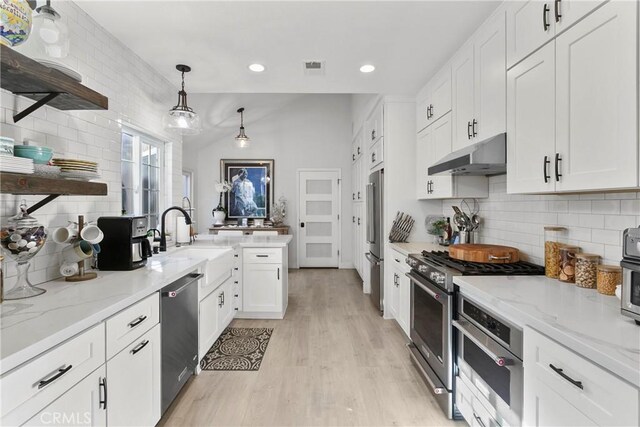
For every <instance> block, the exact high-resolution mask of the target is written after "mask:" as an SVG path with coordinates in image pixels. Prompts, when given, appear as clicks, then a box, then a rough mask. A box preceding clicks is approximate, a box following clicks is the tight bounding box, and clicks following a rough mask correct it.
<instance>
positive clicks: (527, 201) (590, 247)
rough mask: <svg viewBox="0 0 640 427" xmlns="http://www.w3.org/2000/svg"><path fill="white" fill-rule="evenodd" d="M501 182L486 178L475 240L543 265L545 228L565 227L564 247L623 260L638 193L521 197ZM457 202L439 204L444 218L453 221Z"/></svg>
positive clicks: (638, 209) (638, 218)
mask: <svg viewBox="0 0 640 427" xmlns="http://www.w3.org/2000/svg"><path fill="white" fill-rule="evenodd" d="M506 183H507V178H506V175H500V176H495V177H491V178H489V197H488V198H487V199H478V202H479V206H480V216H481V218H482V225H481V226H480V229H479V231H480V233H479V235H480V241H481V242H482V243H493V244H500V245H508V246H513V247H516V248H518V249H520V251H521V252H522V254H523V256H524V258H525V259H527V260H529V261H531V262H535V263H537V264H544V226H545V225H562V226H564V227H566V228H567V233H566V239H567V242H568V243H571V244H575V245H578V246H580V248H581V249H582V252H590V253H596V254H599V255H601V256H602V257H603V262H605V263H608V264H617V263H619V262H620V259H621V258H622V232H623V231H624V229H625V228H629V227H637V226H638V225H640V191H631V192H610V193H589V194H567V195H563V194H550V195H522V194H507V192H506ZM461 202H462V200H460V199H457V200H446V201H444V202H443V214H444V215H445V216H449V217H452V216H453V210H452V209H451V206H452V205H454V204H455V205H458V206H460V204H461Z"/></svg>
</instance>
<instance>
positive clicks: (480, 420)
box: [473, 412, 485, 427]
mask: <svg viewBox="0 0 640 427" xmlns="http://www.w3.org/2000/svg"><path fill="white" fill-rule="evenodd" d="M473 418H475V420H476V421H477V422H478V424H480V426H481V427H485V425H484V423H483V422H482V418H480V417H479V416H477V415H476V413H475V412H474V413H473Z"/></svg>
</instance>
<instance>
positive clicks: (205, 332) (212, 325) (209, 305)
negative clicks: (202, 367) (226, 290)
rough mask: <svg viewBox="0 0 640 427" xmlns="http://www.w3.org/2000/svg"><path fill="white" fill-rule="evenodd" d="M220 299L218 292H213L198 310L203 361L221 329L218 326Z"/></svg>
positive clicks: (199, 350)
mask: <svg viewBox="0 0 640 427" xmlns="http://www.w3.org/2000/svg"><path fill="white" fill-rule="evenodd" d="M219 302H220V300H219V298H218V293H217V291H213V292H211V293H210V294H209V295H207V296H206V297H204V298H203V299H202V300H201V301H200V303H199V308H198V355H199V358H200V359H202V358H203V357H204V355H205V354H207V351H208V350H209V349H210V348H211V346H212V345H213V343H214V342H216V339H218V336H219V335H220V331H221V329H220V327H219V325H218V304H219Z"/></svg>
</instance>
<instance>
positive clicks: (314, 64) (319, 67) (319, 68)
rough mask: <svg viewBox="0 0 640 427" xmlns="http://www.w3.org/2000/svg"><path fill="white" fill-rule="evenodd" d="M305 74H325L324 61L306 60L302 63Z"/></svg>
mask: <svg viewBox="0 0 640 427" xmlns="http://www.w3.org/2000/svg"><path fill="white" fill-rule="evenodd" d="M302 69H303V70H304V74H305V75H307V76H322V75H324V61H305V62H304V63H303V64H302Z"/></svg>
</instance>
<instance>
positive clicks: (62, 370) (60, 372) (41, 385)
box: [38, 365, 73, 389]
mask: <svg viewBox="0 0 640 427" xmlns="http://www.w3.org/2000/svg"><path fill="white" fill-rule="evenodd" d="M71 368H73V365H69V366H67V367H66V368H60V369H58V373H57V374H55V375H54V376H52V377H51V378H49V379H48V380H41V381H40V382H39V383H38V389H41V388H45V387H46V386H48V385H49V384H51V383H52V382H54V381H55V380H57V379H58V378H60V377H61V376H63V375H64V374H66V373H67V372H69V370H71Z"/></svg>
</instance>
